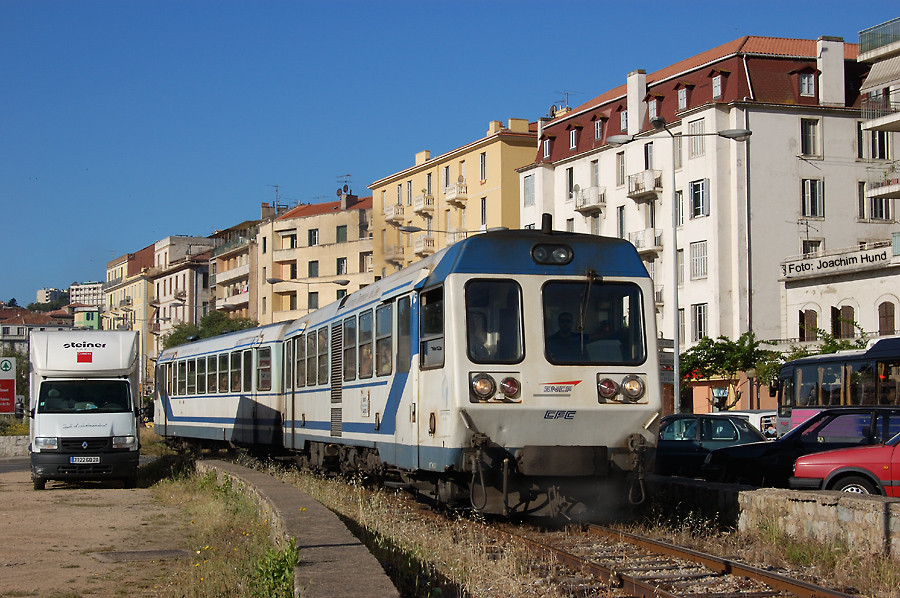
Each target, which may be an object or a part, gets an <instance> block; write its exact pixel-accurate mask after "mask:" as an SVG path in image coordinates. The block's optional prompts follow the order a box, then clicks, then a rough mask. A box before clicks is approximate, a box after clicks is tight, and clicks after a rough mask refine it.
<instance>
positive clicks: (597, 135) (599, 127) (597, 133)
mask: <svg viewBox="0 0 900 598" xmlns="http://www.w3.org/2000/svg"><path fill="white" fill-rule="evenodd" d="M594 139H596V140H597V141H600V140H601V139H603V121H602V120H600V119H599V118H598V119H597V120H595V121H594Z"/></svg>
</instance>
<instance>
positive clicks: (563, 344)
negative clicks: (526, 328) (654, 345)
mask: <svg viewBox="0 0 900 598" xmlns="http://www.w3.org/2000/svg"><path fill="white" fill-rule="evenodd" d="M543 308H544V309H543V317H544V326H543V328H544V349H545V354H546V356H547V360H548V361H549V362H550V363H556V364H560V365H563V364H578V365H581V364H629V365H633V364H639V363H643V361H644V360H645V359H646V357H647V351H646V339H645V335H644V326H643V322H644V316H643V308H642V301H641V290H640V288H639V287H638V286H637V285H635V284H630V283H606V282H597V281H584V282H582V281H566V282H551V283H548V284H546V285H544V289H543Z"/></svg>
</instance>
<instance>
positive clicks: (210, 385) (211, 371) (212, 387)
mask: <svg viewBox="0 0 900 598" xmlns="http://www.w3.org/2000/svg"><path fill="white" fill-rule="evenodd" d="M217 381H218V374H217V372H216V356H215V355H210V356H209V357H207V358H206V392H208V393H210V394H215V393H216V392H217V388H218V387H217V386H216V382H217Z"/></svg>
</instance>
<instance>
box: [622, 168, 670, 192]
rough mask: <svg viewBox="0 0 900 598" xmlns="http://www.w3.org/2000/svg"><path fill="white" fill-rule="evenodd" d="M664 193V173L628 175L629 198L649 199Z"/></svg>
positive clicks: (646, 172)
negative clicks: (661, 192)
mask: <svg viewBox="0 0 900 598" xmlns="http://www.w3.org/2000/svg"><path fill="white" fill-rule="evenodd" d="M660 191H662V171H661V170H644V171H642V172H638V173H636V174H629V175H628V197H630V198H631V199H649V198H651V197H655V196H656V194H657V193H659V192H660Z"/></svg>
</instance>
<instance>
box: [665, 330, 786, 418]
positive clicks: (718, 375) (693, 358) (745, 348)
mask: <svg viewBox="0 0 900 598" xmlns="http://www.w3.org/2000/svg"><path fill="white" fill-rule="evenodd" d="M762 344H763V343H762V341H760V340H758V339H757V338H756V335H755V334H754V333H753V332H745V333H744V334H742V335H741V336H740V338H738V339H737V340H736V341H733V340H731V339H729V338H728V337H726V336H720V337H719V338H717V339H712V338H709V337H705V338H703V339H701V340H700V342H699V343H697V344H696V345H694V346H693V347H691V348H690V349H688V350H687V351H685V352H684V353H682V354H681V358H680V368H679V369H680V370H681V372H680V374H681V381H682V386H683V385H684V383H685V381H690V380H712V379H714V378H715V379H721V380H724V381H725V382H726V384H727V385H728V395H727V396H726V397H713V398H711V399H710V402H711V403H712V405H713V406H714V407H716V408H717V409H719V410H726V409H730V408H731V407H734V406H735V405H736V404H737V403H738V402H739V401H740V399H741V394H742V391H741V389H740V387H739V382H740V374H741V372H747V371H749V370H755V369H756V368H757V365H758V364H760V363H764V362H766V361H767V360H770V359H772V357H773V354H775V355H777V353H775V352H774V351H770V350H766V349H763V348H761V345H762Z"/></svg>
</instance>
